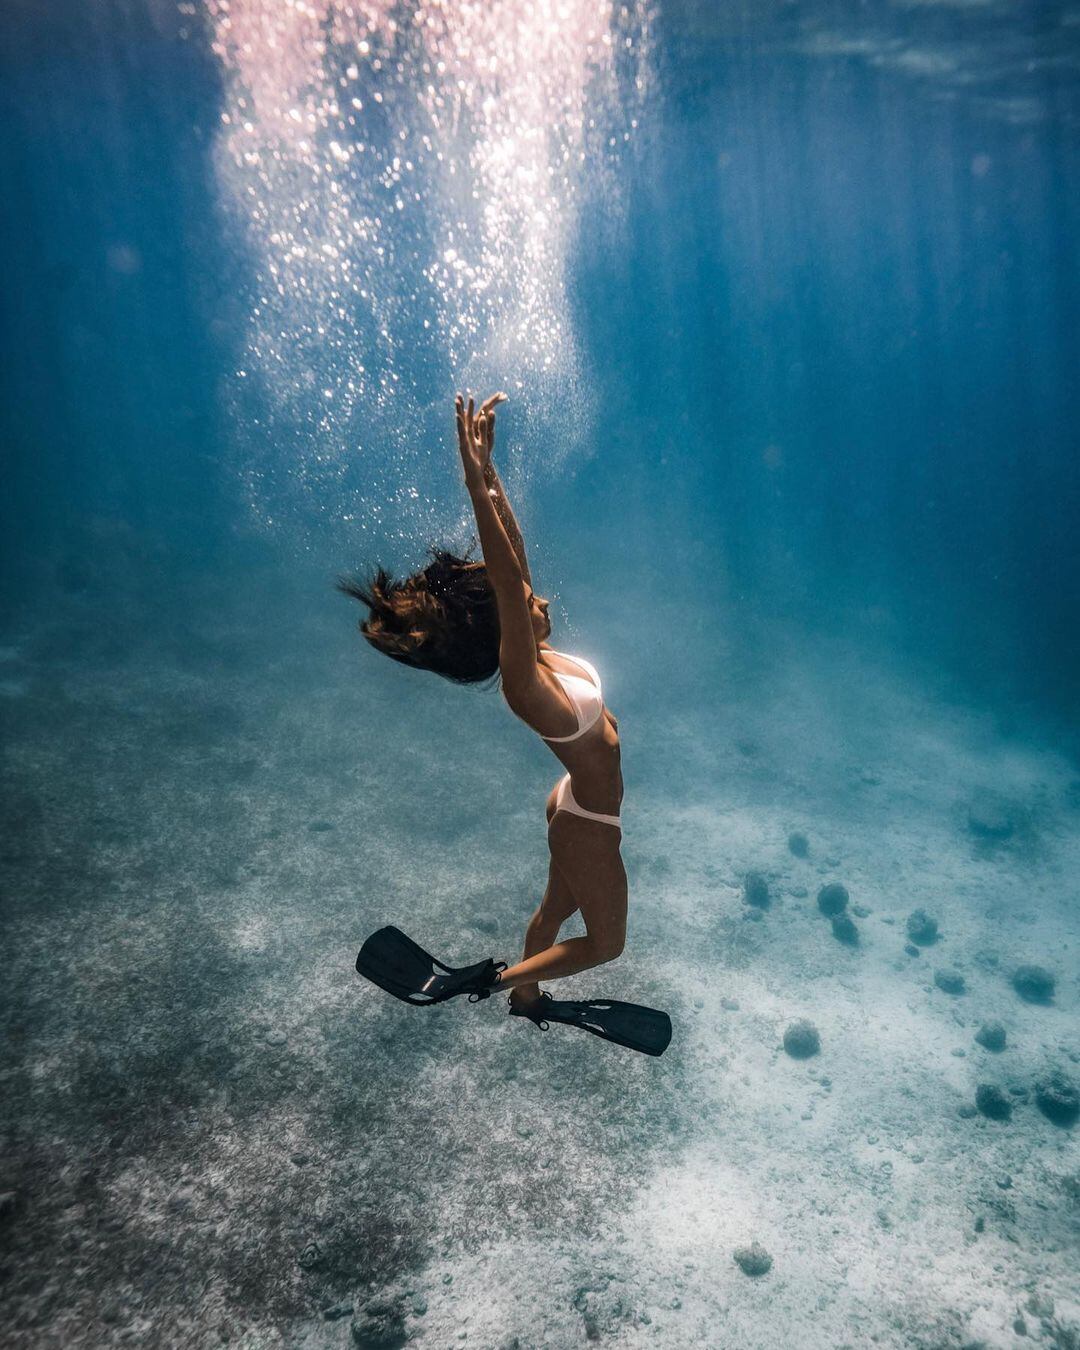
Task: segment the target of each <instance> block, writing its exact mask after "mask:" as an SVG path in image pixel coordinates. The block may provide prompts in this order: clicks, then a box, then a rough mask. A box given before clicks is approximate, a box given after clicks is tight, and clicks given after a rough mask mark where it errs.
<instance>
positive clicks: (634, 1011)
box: [510, 990, 671, 1055]
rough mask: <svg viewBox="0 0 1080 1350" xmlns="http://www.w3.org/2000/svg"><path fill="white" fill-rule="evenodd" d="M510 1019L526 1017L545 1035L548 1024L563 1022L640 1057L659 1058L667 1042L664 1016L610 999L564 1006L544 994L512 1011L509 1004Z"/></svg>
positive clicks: (668, 1026) (667, 1026)
mask: <svg viewBox="0 0 1080 1350" xmlns="http://www.w3.org/2000/svg"><path fill="white" fill-rule="evenodd" d="M510 1015H511V1017H527V1018H528V1019H529V1021H530V1022H534V1023H535V1024H536V1025H537V1026H538V1027H539V1028H540V1030H541V1031H547V1029H548V1024H549V1023H550V1022H563V1023H565V1025H566V1026H568V1027H579V1028H580V1029H581V1030H582V1031H591V1032H592V1034H593V1035H594V1036H599V1037H600V1038H601V1039H602V1040H605V1041H614V1042H615V1044H616V1045H625V1046H627V1047H628V1048H629V1049H630V1050H639V1051H640V1052H641V1053H642V1054H643V1055H662V1054H663V1053H664V1051H665V1050H666V1049H667V1048H668V1045H669V1043H670V1041H671V1018H670V1017H669V1016H668V1015H667V1013H666V1012H658V1011H657V1009H656V1008H643V1007H642V1006H641V1004H639V1003H620V1002H619V1000H618V999H613V998H592V999H586V1000H584V1001H581V1002H576V1001H565V1002H564V1001H561V1000H559V999H555V998H552V997H551V995H550V994H549V993H548V992H547V991H546V990H544V991H543V992H542V993H541V995H540V998H539V999H538V1000H537V1002H535V1003H531V1004H529V1005H528V1006H526V1007H522V1008H515V1007H514V1005H513V1003H511V1004H510Z"/></svg>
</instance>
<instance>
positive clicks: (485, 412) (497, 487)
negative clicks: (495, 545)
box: [480, 394, 532, 586]
mask: <svg viewBox="0 0 1080 1350" xmlns="http://www.w3.org/2000/svg"><path fill="white" fill-rule="evenodd" d="M505 402H506V395H505V394H492V396H491V397H490V398H487V399H485V400H484V402H483V403H482V404H481V405H480V415H481V416H482V417H484V418H486V419H487V425H488V427H489V430H490V436H489V440H490V443H491V453H490V455H489V457H488V462H487V464H486V466H485V468H484V482H485V483H486V484H487V490H488V495H489V496H490V497H491V500H492V501H493V502H494V503H495V510H496V512H497V513H498V516H499V519H500V520H501V521H502V524H503V529H504V530H505V531H506V535H507V538H508V539H509V540H510V544H511V546H512V548H513V550H514V552H515V553H516V554H517V560H518V563H519V564H520V566H521V574H522V576H523V577H524V579H525V581H526V582H527V583H528V584H529V585H530V586H531V585H532V575H531V574H530V572H529V563H528V559H527V558H526V557H525V540H524V539H523V538H522V537H521V530H520V529H519V528H518V523H517V518H516V516H515V515H514V512H513V510H512V509H511V506H510V503H509V502H508V501H507V499H506V493H505V492H504V491H503V485H502V482H501V480H500V478H499V475H498V472H497V470H496V468H495V458H494V455H495V409H496V408H497V407H498V405H499V404H500V403H505Z"/></svg>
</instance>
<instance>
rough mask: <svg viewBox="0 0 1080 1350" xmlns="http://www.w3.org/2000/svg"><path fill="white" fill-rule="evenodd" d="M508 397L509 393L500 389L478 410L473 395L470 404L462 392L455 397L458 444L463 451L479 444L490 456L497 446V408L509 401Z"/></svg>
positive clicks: (470, 397)
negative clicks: (466, 401)
mask: <svg viewBox="0 0 1080 1350" xmlns="http://www.w3.org/2000/svg"><path fill="white" fill-rule="evenodd" d="M507 399H508V395H507V394H504V393H503V392H502V391H501V390H500V391H499V393H497V394H492V395H491V397H490V398H486V399H485V400H484V401H483V403H481V405H480V408H479V410H477V409H476V404H475V401H474V399H473V398H472V396H471V395H470V396H469V402H468V404H466V403H465V401H464V399H463V397H462V396H461V394H458V395H457V396H456V397H455V399H454V410H455V414H456V417H457V428H458V444H459V446H460V448H461V450H462V452H463V453H464V451H465V450H466V449H467V448H469V447H471V446H477V445H479V446H481V447H482V448H483V449H484V450H485V451H486V452H487V455H488V456H489V457H490V455H491V452H492V451H493V450H494V448H495V409H496V408H497V407H498V405H499V404H500V403H505V402H507Z"/></svg>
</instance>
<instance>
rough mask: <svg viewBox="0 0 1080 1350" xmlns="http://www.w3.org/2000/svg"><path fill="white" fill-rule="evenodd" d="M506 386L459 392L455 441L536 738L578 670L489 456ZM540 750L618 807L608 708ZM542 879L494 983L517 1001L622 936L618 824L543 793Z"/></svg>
mask: <svg viewBox="0 0 1080 1350" xmlns="http://www.w3.org/2000/svg"><path fill="white" fill-rule="evenodd" d="M505 400H506V395H505V394H493V395H492V396H491V398H489V399H486V400H485V401H484V402H483V403H482V404H481V405H480V408H479V410H478V411H476V412H475V413H474V408H473V400H472V399H471V398H470V399H469V401H468V403H467V404H466V403H465V401H464V400H463V399H462V397H461V395H460V394H459V395H458V397H457V400H456V412H457V431H458V449H459V451H460V453H461V463H462V467H463V468H464V470H465V484H466V487H467V488H468V490H469V496H470V498H471V499H472V504H473V511H474V512H475V514H476V525H477V529H478V530H479V534H480V545H481V548H482V549H483V554H484V563H485V564H486V567H487V573H488V577H489V579H490V581H491V584H492V586H493V587H494V590H495V599H496V602H497V605H498V610H499V628H500V631H501V644H500V647H499V669H500V671H501V674H502V690H503V695H504V697H505V698H506V701H507V703H508V704H509V705H510V708H511V710H512V711H513V712H514V714H515V715H516V716H517V717H519V718H520V719H521V721H523V722H524V723H525V725H526V726H528V727H531V728H532V730H533V731H535V732H537V734H538V735H540V736H569V735H571V734H572V733H573V732H574V731H576V730H577V716H576V714H575V712H574V709H573V707H572V706H571V704H570V701H569V699H568V698H567V696H566V692H565V691H564V689H563V687H562V685H561V684H560V683H559V681H558V680H557V679H556V678H555V674H554V672H555V671H560V672H562V673H563V674H567V675H580V674H581V671H580V668H578V667H576V666H574V665H573V664H572V663H570V662H566V661H563V659H562V657H560V656H559V655H557V654H556V653H555V651H554V650H553V649H552V647H551V646H550V645H549V643H548V638H549V637H550V635H551V621H550V619H549V618H548V601H547V600H545V599H544V598H543V596H539V595H537V594H536V593H535V592H534V591H533V588H532V579H531V576H530V573H529V565H528V563H527V562H526V559H525V543H524V540H523V539H522V537H521V531H520V529H519V528H518V524H517V521H516V520H515V518H514V513H513V511H512V510H511V509H510V504H509V502H508V501H507V500H506V494H505V492H504V491H503V487H502V483H501V482H500V481H499V475H498V474H497V472H496V471H495V465H494V463H493V462H492V452H493V450H494V448H495V409H496V408H497V407H498V405H499V404H500V403H503V402H505ZM548 748H549V749H550V750H551V752H552V754H553V755H554V756H555V758H556V759H558V760H559V762H560V763H561V764H562V765H563V767H564V768H565V769H567V770H568V771H569V773H570V777H571V784H572V787H573V792H574V797H575V798H576V799H577V802H578V804H579V805H580V806H582V807H583V808H584V809H585V810H586V811H596V812H599V813H602V814H604V815H618V814H619V806H620V804H621V802H622V795H623V782H622V773H621V771H620V767H619V724H618V722H617V721H616V720H615V718H614V717H613V716H612V715H611V713H610V712H608V710H607V708H605V709H604V710H603V714H602V716H601V718H600V720H599V722H597V724H596V725H595V726H594V727H592V728H591V729H590V730H589V731H588V732H587V733H586V734H585V735H584V736H583V737H581V738H580V739H579V740H575V741H569V742H567V743H565V744H560V745H551V744H549V746H548ZM547 820H548V849H549V852H550V855H551V857H550V862H549V866H548V881H547V888H546V890H545V891H544V898H543V900H542V901H541V902H540V906H539V908H538V909H537V910H536V913H535V914H534V915H533V916H532V918H531V919H530V920H529V926H528V929H527V930H526V934H525V948H524V952H523V954H522V958H521V960H520V961H519V962H518V963H517V965H514V966H511V967H510V968H509V969H508V970H505V971H503V972H502V976H501V978H500V980H499V985H500V987H502V988H506V989H512V990H513V993H512V994H511V1000H512V1002H513V1003H514V1006H515V1007H520V1006H524V1005H528V1004H529V1003H532V1002H534V1001H535V1000H536V999H537V998H539V996H540V985H539V981H540V980H556V979H559V978H561V977H562V976H565V975H575V974H577V973H578V971H582V970H589V969H590V968H591V967H592V966H598V965H602V964H603V963H604V962H605V961H614V960H615V958H616V957H617V956H619V955H620V954H621V952H622V950H623V945H624V943H625V940H626V906H627V887H626V869H625V868H624V867H623V861H622V856H621V854H620V845H621V843H622V831H621V830H619V829H616V828H615V826H613V825H605V824H603V823H602V822H601V821H596V820H588V819H586V818H585V817H583V816H577V815H572V814H570V813H569V812H567V811H558V812H556V810H555V789H554V788H553V789H552V791H551V793H550V794H549V796H548V799H547ZM579 909H580V910H581V915H582V918H583V919H584V921H585V929H586V936H585V937H577V938H567V939H565V940H564V941H562V942H559V941H558V940H557V939H558V936H559V929H560V928H561V927H562V925H563V924H564V923H565V922H566V920H567V919H568V918H569V917H570V916H571V914H573V913H574V912H575V911H576V910H579Z"/></svg>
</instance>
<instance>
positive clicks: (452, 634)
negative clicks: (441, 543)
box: [337, 547, 499, 684]
mask: <svg viewBox="0 0 1080 1350" xmlns="http://www.w3.org/2000/svg"><path fill="white" fill-rule="evenodd" d="M429 552H430V553H431V559H432V560H431V562H430V563H429V564H428V566H427V567H425V568H424V569H423V571H421V572H414V573H413V575H412V576H409V577H406V578H405V579H404V580H403V581H395V580H394V578H393V577H392V576H391V575H390V573H389V572H387V571H386V569H385V568H384V567H377V568H376V569H375V571H374V573H373V574H372V575H371V576H370V577H368V578H366V579H365V578H362V577H356V576H344V577H340V578H339V579H338V582H337V587H338V590H340V591H343V592H344V593H345V594H346V595H351V596H352V598H353V599H354V600H359V601H360V603H361V604H363V605H367V607H368V609H369V611H370V613H369V614H368V617H367V618H366V619H362V620H361V621H360V631H361V633H363V635H364V637H365V638H367V640H368V642H370V643H371V645H372V646H373V647H374V648H375V649H376V651H380V652H382V653H384V655H386V656H389V657H390V658H391V659H392V660H394V661H400V662H401V663H402V665H405V666H413V667H415V668H416V669H417V670H431V671H434V673H435V674H436V675H442V676H443V678H444V679H447V680H453V681H454V682H455V683H456V684H478V683H480V682H481V681H483V680H489V679H491V678H492V676H494V675H497V674H498V673H499V612H498V609H497V608H496V605H495V591H494V589H493V587H492V585H491V582H490V581H489V580H488V574H487V568H486V567H485V565H484V563H483V562H482V561H476V560H474V559H471V558H470V557H469V556H468V552H471V549H470V550H469V551H468V552H466V554H465V556H464V557H459V556H458V554H456V553H451V552H450V551H449V549H444V548H434V547H433V548H431V549H430V550H429Z"/></svg>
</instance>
